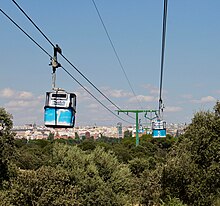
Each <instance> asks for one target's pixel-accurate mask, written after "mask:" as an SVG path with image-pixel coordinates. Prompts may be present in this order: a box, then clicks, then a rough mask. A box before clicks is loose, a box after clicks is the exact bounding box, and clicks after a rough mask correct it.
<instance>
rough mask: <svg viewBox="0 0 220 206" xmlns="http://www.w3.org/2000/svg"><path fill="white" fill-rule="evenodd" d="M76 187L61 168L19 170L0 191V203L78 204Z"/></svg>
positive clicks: (43, 205)
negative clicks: (6, 186)
mask: <svg viewBox="0 0 220 206" xmlns="http://www.w3.org/2000/svg"><path fill="white" fill-rule="evenodd" d="M76 193H77V188H76V187H75V186H74V185H73V181H72V180H71V178H70V175H69V174H68V172H67V171H65V170H64V169H62V168H52V167H41V168H40V169H38V170H36V171H34V170H20V172H18V175H17V177H15V178H12V180H11V184H10V186H9V187H8V188H5V190H2V191H0V204H1V205H23V206H29V205H42V206H47V205H51V206H53V205H54V206H55V205H56V206H58V205H59V206H63V205H79V202H78V201H77V197H76Z"/></svg>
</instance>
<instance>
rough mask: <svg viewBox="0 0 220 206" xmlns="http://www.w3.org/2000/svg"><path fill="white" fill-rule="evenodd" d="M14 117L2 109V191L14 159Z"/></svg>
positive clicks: (0, 176) (0, 163)
mask: <svg viewBox="0 0 220 206" xmlns="http://www.w3.org/2000/svg"><path fill="white" fill-rule="evenodd" d="M12 127H13V122H12V116H11V115H10V114H9V113H8V112H6V110H5V109H4V108H0V189H1V188H2V184H3V181H4V180H9V178H10V164H11V160H12V158H13V157H14V133H13V132H12V131H11V129H12Z"/></svg>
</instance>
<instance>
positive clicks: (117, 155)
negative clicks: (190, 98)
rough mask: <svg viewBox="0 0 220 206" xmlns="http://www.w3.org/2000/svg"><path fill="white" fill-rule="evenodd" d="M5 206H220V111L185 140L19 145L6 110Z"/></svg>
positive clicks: (2, 151) (1, 134)
mask: <svg viewBox="0 0 220 206" xmlns="http://www.w3.org/2000/svg"><path fill="white" fill-rule="evenodd" d="M0 120H3V124H2V127H3V128H2V130H1V131H0V205H22V206H26V205H27V206H29V205H41V206H43V205H60V206H61V205H103V206H108V205H109V206H111V205H123V206H124V205H146V206H147V205H152V206H165V205H166V206H187V205H188V206H192V205H196V206H197V205H201V206H209V205H210V206H219V205H220V103H219V102H217V103H216V105H215V107H214V109H213V111H200V112H198V113H196V114H195V115H194V117H193V118H192V122H191V124H190V125H189V126H188V127H187V128H186V130H185V133H184V134H183V135H181V136H180V137H178V138H174V137H171V136H169V135H168V136H167V138H164V139H152V137H151V136H150V135H144V136H142V137H141V139H140V145H139V146H138V147H136V146H135V138H133V137H130V136H129V135H126V137H125V138H123V139H113V138H110V137H102V138H99V139H98V140H93V139H86V140H79V139H78V140H73V139H68V140H53V138H49V139H48V140H31V141H27V140H25V139H22V140H15V139H14V135H15V134H13V133H12V131H11V129H12V126H13V122H12V117H11V115H10V114H8V113H7V112H6V111H5V109H4V108H0Z"/></svg>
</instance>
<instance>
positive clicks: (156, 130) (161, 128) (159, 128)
mask: <svg viewBox="0 0 220 206" xmlns="http://www.w3.org/2000/svg"><path fill="white" fill-rule="evenodd" d="M152 137H154V138H160V137H166V122H165V121H163V120H160V119H157V120H155V121H153V122H152Z"/></svg>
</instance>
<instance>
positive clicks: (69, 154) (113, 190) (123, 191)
mask: <svg viewBox="0 0 220 206" xmlns="http://www.w3.org/2000/svg"><path fill="white" fill-rule="evenodd" d="M53 158H54V164H55V165H58V167H62V168H64V169H65V170H66V171H68V172H69V173H70V175H71V178H72V179H73V180H74V185H76V186H77V188H79V190H78V191H77V197H78V198H79V201H80V203H81V204H82V205H127V204H129V202H130V195H129V194H130V190H131V181H130V180H131V173H130V170H129V168H128V166H126V165H124V164H121V163H119V162H118V160H117V157H116V156H114V155H113V154H112V152H111V151H107V152H105V150H104V148H100V147H97V148H95V150H93V151H90V153H89V152H88V151H82V150H81V149H80V148H79V147H77V146H68V145H63V144H55V145H54V155H53Z"/></svg>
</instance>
